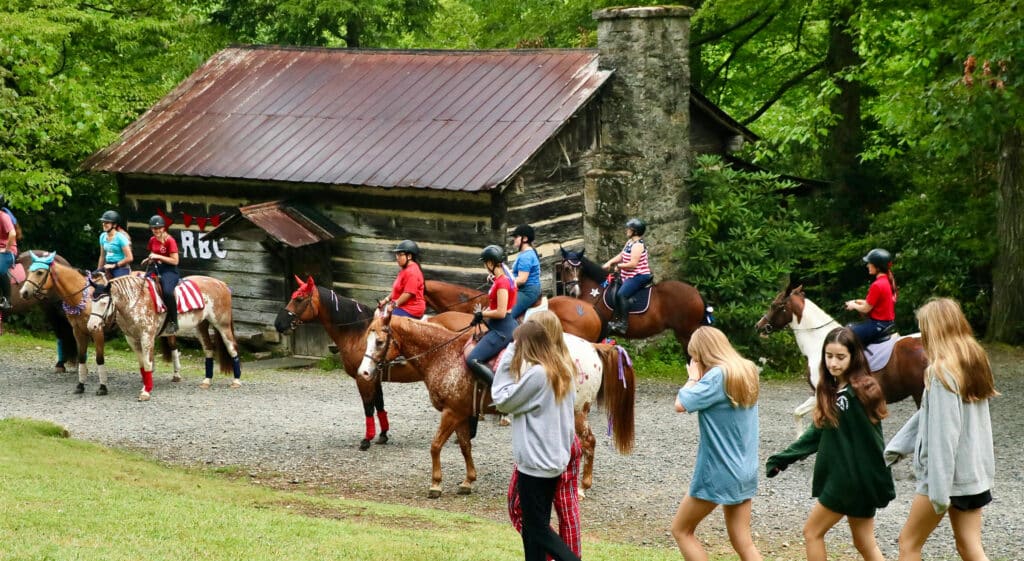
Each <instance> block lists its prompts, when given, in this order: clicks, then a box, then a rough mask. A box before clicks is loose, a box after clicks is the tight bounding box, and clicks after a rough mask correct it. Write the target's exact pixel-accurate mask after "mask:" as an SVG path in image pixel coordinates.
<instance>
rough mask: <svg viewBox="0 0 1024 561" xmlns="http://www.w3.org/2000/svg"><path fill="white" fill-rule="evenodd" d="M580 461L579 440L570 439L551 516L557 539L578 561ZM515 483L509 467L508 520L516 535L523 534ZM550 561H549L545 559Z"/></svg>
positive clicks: (514, 477)
mask: <svg viewBox="0 0 1024 561" xmlns="http://www.w3.org/2000/svg"><path fill="white" fill-rule="evenodd" d="M582 457H583V447H582V446H581V445H580V439H579V437H576V436H574V437H573V439H572V449H571V450H570V452H569V465H568V466H566V468H565V472H564V473H562V477H561V478H560V479H559V480H558V490H557V491H555V503H554V507H555V508H554V510H555V514H557V515H558V535H559V536H561V538H562V541H564V542H565V545H567V546H569V549H571V550H572V552H573V553H575V554H576V556H577V557H582V555H581V553H580V551H581V549H582V547H581V545H582V543H581V542H582V535H581V534H580V495H579V483H580V459H581V458H582ZM518 482H519V471H518V470H517V469H516V466H512V481H510V482H509V484H508V517H509V519H510V520H512V526H514V527H515V529H516V531H517V532H520V533H521V532H522V531H523V509H522V507H521V506H520V505H519V493H518V491H516V489H517V488H518V487H517V484H518ZM549 559H550V557H549Z"/></svg>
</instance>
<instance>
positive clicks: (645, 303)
mask: <svg viewBox="0 0 1024 561" xmlns="http://www.w3.org/2000/svg"><path fill="white" fill-rule="evenodd" d="M652 290H654V286H648V287H647V288H641V289H640V290H638V291H637V293H636V294H634V295H633V296H632V297H630V304H629V313H631V314H642V313H644V312H646V311H647V308H648V307H650V305H651V291H652ZM610 292H611V291H609V290H605V291H604V297H603V298H602V300H603V301H604V307H605V308H608V309H609V310H612V311H614V310H615V303H614V302H612V301H611V294H610Z"/></svg>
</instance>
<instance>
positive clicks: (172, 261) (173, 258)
mask: <svg viewBox="0 0 1024 561" xmlns="http://www.w3.org/2000/svg"><path fill="white" fill-rule="evenodd" d="M149 259H150V260H151V261H159V262H161V263H166V264H168V265H177V264H178V252H177V251H175V252H174V253H172V254H170V255H166V256H165V255H160V254H159V253H150V254H149Z"/></svg>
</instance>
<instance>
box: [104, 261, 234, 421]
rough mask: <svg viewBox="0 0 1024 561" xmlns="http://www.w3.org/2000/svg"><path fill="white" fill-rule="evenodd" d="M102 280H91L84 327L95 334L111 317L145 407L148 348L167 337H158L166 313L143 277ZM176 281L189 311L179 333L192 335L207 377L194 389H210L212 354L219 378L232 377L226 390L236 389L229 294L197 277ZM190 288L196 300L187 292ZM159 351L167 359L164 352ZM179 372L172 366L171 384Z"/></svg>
mask: <svg viewBox="0 0 1024 561" xmlns="http://www.w3.org/2000/svg"><path fill="white" fill-rule="evenodd" d="M102 278H103V275H100V274H97V275H95V276H94V277H93V279H92V280H93V282H94V286H96V287H97V290H96V292H98V293H99V294H98V295H97V296H96V297H95V299H94V300H93V313H92V315H91V316H90V318H89V324H88V325H89V327H90V328H92V329H98V328H99V326H100V325H102V323H103V322H104V321H105V320H106V318H108V317H110V316H112V315H114V316H116V318H117V324H118V326H120V327H121V331H123V332H124V335H125V339H127V340H128V345H129V346H130V347H131V349H132V351H134V352H135V358H136V359H137V360H138V361H139V372H140V374H141V375H142V383H143V387H142V391H141V392H139V401H149V398H150V392H151V391H152V388H153V346H154V343H155V341H156V338H157V336H160V337H168V335H161V334H160V330H161V328H162V326H163V325H164V317H165V316H166V315H167V313H166V312H165V311H163V310H162V309H161V310H158V307H157V306H158V304H157V303H156V302H155V301H154V299H155V298H156V299H159V298H160V297H159V295H158V294H157V293H156V287H155V286H152V285H153V284H155V283H151V281H150V279H148V278H147V277H146V276H140V275H134V274H133V275H128V276H123V277H118V278H115V279H111V280H110V281H109V282H106V283H104V282H103V281H102ZM181 281H182V283H183V284H181V285H179V290H188V291H190V293H191V297H190V298H188V300H189V301H190V305H191V307H190V309H188V310H181V311H179V313H178V325H179V332H181V331H184V330H189V329H191V330H193V331H195V332H196V334H197V335H199V342H200V344H201V345H202V346H203V353H204V354H205V356H206V376H205V377H204V378H203V381H202V382H201V383H200V384H199V387H200V388H203V389H208V388H209V387H210V385H211V381H212V379H213V362H214V355H215V354H216V355H217V359H218V361H217V362H218V364H219V366H220V370H221V372H225V373H227V372H232V373H233V374H234V379H233V380H232V381H231V386H230V387H231V388H232V389H237V388H239V387H241V385H242V382H241V377H242V367H241V361H240V359H239V356H238V341H237V340H236V339H235V327H234V321H233V316H232V310H231V289H230V288H228V285H226V284H224V283H223V282H221V281H219V280H217V279H214V278H211V277H206V276H202V275H192V276H188V277H184V278H183V279H181ZM193 288H194V290H195V291H196V292H197V293H198V294H196V293H194V292H191V291H192V289H193ZM183 300H185V298H183ZM179 307H180V306H179ZM111 310H113V311H111ZM210 327H213V329H214V331H215V335H216V336H215V337H213V336H211V334H210ZM164 349H165V358H166V357H167V354H168V351H167V347H164ZM175 356H176V354H175ZM178 368H179V363H178V361H177V360H175V372H174V376H173V378H172V379H171V381H173V382H180V381H181V376H180V375H179V373H178Z"/></svg>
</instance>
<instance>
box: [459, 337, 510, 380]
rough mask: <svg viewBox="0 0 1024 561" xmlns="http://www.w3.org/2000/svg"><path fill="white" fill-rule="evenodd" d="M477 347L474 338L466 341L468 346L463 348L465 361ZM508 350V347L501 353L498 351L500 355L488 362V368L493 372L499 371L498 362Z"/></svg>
mask: <svg viewBox="0 0 1024 561" xmlns="http://www.w3.org/2000/svg"><path fill="white" fill-rule="evenodd" d="M475 347H476V341H474V340H473V338H472V337H470V338H469V340H468V341H466V344H465V345H463V346H462V358H463V359H465V358H466V357H468V356H469V353H470V352H472V351H473V349H474V348H475ZM507 350H508V347H505V348H504V349H501V350H500V351H498V354H496V355H494V357H493V358H491V360H488V361H487V367H488V368H490V369H491V371H492V372H493V371H495V370H497V369H498V362H500V361H501V357H502V356H504V354H505V351H507Z"/></svg>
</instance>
